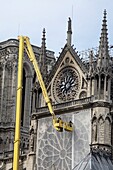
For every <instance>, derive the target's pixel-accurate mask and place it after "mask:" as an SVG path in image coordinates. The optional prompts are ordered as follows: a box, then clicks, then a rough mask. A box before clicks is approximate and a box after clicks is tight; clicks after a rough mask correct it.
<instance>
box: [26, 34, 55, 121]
mask: <svg viewBox="0 0 113 170" xmlns="http://www.w3.org/2000/svg"><path fill="white" fill-rule="evenodd" d="M25 44H26V46H27V48H25V50H26V52H27V54H28V57H29V59H30V61H31V62H32V64H33V66H34V69H35V72H36V75H37V78H38V80H39V83H40V87H41V89H42V93H43V96H44V99H45V101H46V103H47V106H48V109H49V112H50V113H51V115H52V116H53V118H55V114H54V111H53V108H52V104H51V101H50V99H49V97H48V94H47V90H46V87H45V84H44V81H43V78H42V75H41V72H40V70H39V66H38V63H37V60H36V57H35V55H34V52H33V49H32V46H31V44H30V41H29V38H28V37H25Z"/></svg>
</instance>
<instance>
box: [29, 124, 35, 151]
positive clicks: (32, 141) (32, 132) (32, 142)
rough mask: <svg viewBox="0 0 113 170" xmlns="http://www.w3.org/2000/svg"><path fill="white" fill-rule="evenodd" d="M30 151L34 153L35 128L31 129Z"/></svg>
mask: <svg viewBox="0 0 113 170" xmlns="http://www.w3.org/2000/svg"><path fill="white" fill-rule="evenodd" d="M30 151H34V128H33V126H32V127H31V129H30Z"/></svg>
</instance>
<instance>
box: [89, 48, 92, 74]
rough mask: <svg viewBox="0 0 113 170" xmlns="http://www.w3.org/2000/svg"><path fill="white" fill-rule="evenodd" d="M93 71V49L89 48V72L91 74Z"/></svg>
mask: <svg viewBox="0 0 113 170" xmlns="http://www.w3.org/2000/svg"><path fill="white" fill-rule="evenodd" d="M92 71H93V51H92V50H91V51H90V53H89V73H90V74H91V73H92Z"/></svg>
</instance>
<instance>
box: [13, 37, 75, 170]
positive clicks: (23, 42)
mask: <svg viewBox="0 0 113 170" xmlns="http://www.w3.org/2000/svg"><path fill="white" fill-rule="evenodd" d="M24 49H25V51H26V53H27V55H28V57H29V59H30V61H31V62H32V64H33V67H34V70H35V72H36V75H37V78H38V80H39V83H40V87H41V89H42V93H43V96H44V99H45V102H46V103H47V106H48V109H49V112H50V113H51V115H52V117H53V126H54V128H55V129H56V130H57V131H59V132H62V131H63V129H65V130H66V131H69V132H72V130H73V127H72V122H69V123H67V122H63V121H62V119H61V118H56V116H55V113H54V110H53V107H52V104H51V101H50V99H49V97H48V94H47V90H46V87H45V84H44V81H43V78H42V75H41V72H40V69H39V66H38V63H37V60H36V57H35V55H34V52H33V49H32V46H31V44H30V41H29V38H28V37H25V36H19V60H18V82H17V101H16V123H15V140H14V157H13V170H19V152H20V122H21V106H22V75H23V54H24Z"/></svg>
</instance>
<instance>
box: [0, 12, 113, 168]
mask: <svg viewBox="0 0 113 170" xmlns="http://www.w3.org/2000/svg"><path fill="white" fill-rule="evenodd" d="M71 38H72V29H71V19H70V18H69V21H68V31H67V43H66V44H65V46H64V48H63V49H62V52H61V53H60V56H59V57H58V60H57V61H55V57H54V53H53V52H52V51H48V50H46V44H45V29H44V30H43V37H42V45H41V48H39V47H36V46H33V49H34V52H35V55H36V58H37V61H38V63H39V66H40V69H41V73H42V76H43V79H44V82H45V84H46V87H47V91H48V95H49V97H50V99H51V102H52V105H53V109H54V111H55V114H56V115H57V116H58V117H59V116H60V117H61V118H62V120H63V121H66V122H69V121H72V122H73V132H67V131H63V132H58V131H56V130H55V129H54V127H53V125H52V117H51V115H50V113H49V110H48V108H47V106H46V103H45V100H44V98H43V95H42V90H41V88H40V85H39V82H38V79H37V78H36V74H35V72H34V69H33V66H32V64H31V63H30V61H29V59H28V58H27V55H26V53H25V54H24V55H25V57H24V71H23V95H22V98H23V102H22V113H21V115H22V116H21V147H20V169H26V170H34V169H35V170H71V169H73V170H78V169H80V170H83V169H86V170H90V169H92V170H97V169H100V170H101V169H103V170H112V169H113V164H112V158H113V149H112V148H113V147H112V145H113V125H112V119H113V118H112V110H113V108H112V104H113V95H112V94H113V77H112V72H113V71H112V67H113V60H112V57H111V56H110V55H109V46H108V38H107V20H106V11H104V18H103V23H102V31H101V36H100V42H99V50H98V53H97V54H96V55H95V54H94V53H93V51H90V53H89V61H85V62H83V61H82V59H81V58H80V56H79V55H78V53H77V52H76V51H75V49H74V48H73V46H72V45H71ZM0 47H1V48H0V69H1V72H0V75H1V79H0V90H1V91H0V104H1V105H0V106H1V114H0V126H1V128H0V161H1V165H0V166H1V168H2V169H6V170H7V169H11V168H12V157H13V140H14V126H15V101H16V85H17V84H16V82H17V63H18V61H17V58H18V41H17V40H8V41H6V42H3V43H1V44H0Z"/></svg>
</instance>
